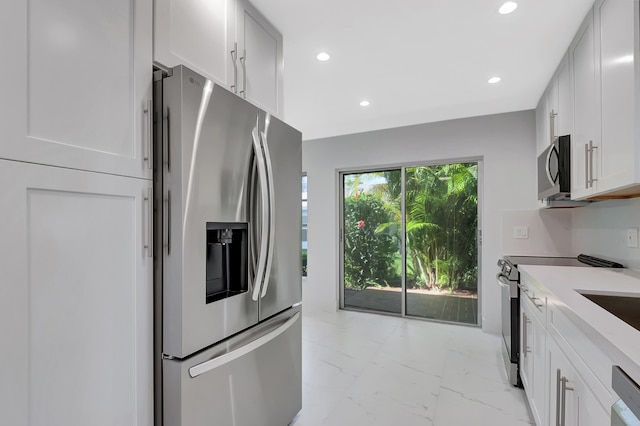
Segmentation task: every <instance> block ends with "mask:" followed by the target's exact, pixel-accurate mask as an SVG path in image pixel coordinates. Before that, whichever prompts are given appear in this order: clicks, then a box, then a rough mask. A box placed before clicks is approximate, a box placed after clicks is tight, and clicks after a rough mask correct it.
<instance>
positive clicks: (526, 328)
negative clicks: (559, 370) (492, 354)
mask: <svg viewBox="0 0 640 426" xmlns="http://www.w3.org/2000/svg"><path fill="white" fill-rule="evenodd" d="M521 307H522V314H521V318H520V321H521V323H520V327H521V331H520V336H521V339H522V341H521V345H520V377H521V379H522V384H523V386H524V389H525V392H526V393H527V395H528V396H529V406H530V408H531V412H532V414H533V417H534V420H535V422H536V424H538V425H541V424H544V422H545V417H546V416H545V398H546V396H545V395H546V377H545V374H546V372H545V360H546V330H545V326H544V315H545V309H546V307H545V306H544V303H543V302H542V301H541V299H536V298H534V299H529V297H528V296H527V295H526V294H523V295H522V296H521Z"/></svg>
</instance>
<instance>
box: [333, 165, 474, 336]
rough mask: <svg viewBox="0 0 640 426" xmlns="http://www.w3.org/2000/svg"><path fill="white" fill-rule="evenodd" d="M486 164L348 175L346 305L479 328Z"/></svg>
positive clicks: (344, 227) (344, 190)
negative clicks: (481, 183)
mask: <svg viewBox="0 0 640 426" xmlns="http://www.w3.org/2000/svg"><path fill="white" fill-rule="evenodd" d="M479 166H480V163H479V161H474V162H460V163H447V164H434V165H425V166H416V167H402V168H398V169H391V170H377V171H366V172H344V173H341V180H342V194H341V204H342V209H341V224H342V228H341V254H342V259H341V260H342V262H341V264H342V265H341V266H342V267H341V278H342V279H341V284H342V286H341V290H342V292H341V296H342V298H341V307H342V308H344V309H353V310H366V311H376V312H382V313H390V314H397V315H402V316H414V317H421V318H427V319H432V320H436V321H445V322H458V323H466V324H473V325H478V324H479V312H478V288H479V286H478V277H479V273H478V265H479V259H478V240H477V235H478V211H479V210H478V169H479Z"/></svg>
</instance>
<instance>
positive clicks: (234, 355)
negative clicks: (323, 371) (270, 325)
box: [189, 312, 300, 378]
mask: <svg viewBox="0 0 640 426" xmlns="http://www.w3.org/2000/svg"><path fill="white" fill-rule="evenodd" d="M298 318H300V312H296V313H295V315H293V316H292V317H291V318H289V319H288V320H287V321H286V322H285V323H284V324H282V325H281V326H279V327H278V328H276V329H275V330H273V331H272V332H271V333H268V334H266V335H264V336H262V337H259V338H257V339H256V340H254V341H252V342H251V343H248V344H246V345H244V346H242V347H240V348H238V349H236V350H234V351H231V352H229V353H226V354H224V355H221V356H219V357H217V358H214V359H211V360H209V361H205V362H203V363H201V364H197V365H194V366H193V367H191V368H190V369H189V376H191V377H192V378H196V377H198V376H199V375H201V374H204V373H206V372H208V371H211V370H213V369H215V368H217V367H220V366H221V365H223V364H228V363H230V362H232V361H234V360H236V359H238V358H240V357H241V356H244V355H246V354H248V353H249V352H252V351H255V350H256V349H258V348H259V347H261V346H264V345H266V344H267V343H269V342H270V341H272V340H273V339H275V338H276V337H278V336H280V335H281V334H282V333H284V332H285V331H287V330H288V329H290V328H291V326H292V325H293V324H294V323H295V322H296V321H298Z"/></svg>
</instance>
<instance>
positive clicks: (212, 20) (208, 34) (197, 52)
mask: <svg viewBox="0 0 640 426" xmlns="http://www.w3.org/2000/svg"><path fill="white" fill-rule="evenodd" d="M233 13H234V2H233V0H155V14H154V28H153V60H154V61H155V62H156V63H157V64H159V65H161V66H162V67H165V68H172V67H175V66H176V65H180V64H182V65H185V66H187V67H188V68H190V69H192V70H194V71H196V72H198V73H200V74H202V75H203V76H205V77H207V78H209V79H211V80H213V81H215V82H216V83H219V84H221V85H223V86H226V87H229V88H231V86H233V85H234V61H233V59H232V51H233V50H234V21H233V19H230V18H233ZM236 65H237V66H239V63H238V62H237V61H236Z"/></svg>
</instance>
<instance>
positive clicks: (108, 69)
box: [0, 0, 152, 178]
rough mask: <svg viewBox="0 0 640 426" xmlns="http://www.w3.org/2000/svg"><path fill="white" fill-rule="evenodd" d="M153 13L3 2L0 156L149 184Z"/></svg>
mask: <svg viewBox="0 0 640 426" xmlns="http://www.w3.org/2000/svg"><path fill="white" fill-rule="evenodd" d="M7 3H8V4H7ZM151 16H152V0H136V1H134V0H112V1H108V2H105V1H100V0H86V1H72V0H30V1H24V0H7V1H5V2H3V11H2V14H0V38H1V39H2V40H11V42H10V43H2V45H1V47H0V54H1V55H2V58H3V62H4V64H5V66H4V67H3V74H2V78H1V79H0V92H1V93H2V107H1V110H0V111H1V114H0V128H2V130H3V134H2V141H1V143H0V158H8V159H15V160H22V161H28V162H34V163H41V164H51V165H56V166H62V167H69V168H75V169H84V170H94V171H100V172H106V173H113V174H119V175H126V176H135V177H145V178H151V177H152V170H151V168H150V164H151V163H150V162H145V160H144V158H145V157H147V156H148V155H149V152H150V148H151V144H150V142H151V139H150V138H151V134H150V131H149V129H150V128H151V123H150V122H149V120H150V116H149V113H148V110H147V106H148V102H147V101H148V100H150V99H151V80H152V73H151V71H152V70H151V49H152V46H151V41H152V40H151V31H152V28H151ZM145 111H147V112H145Z"/></svg>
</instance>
